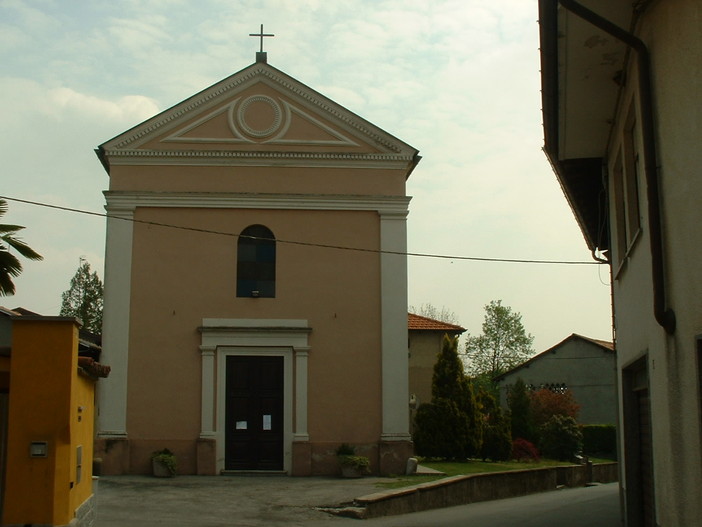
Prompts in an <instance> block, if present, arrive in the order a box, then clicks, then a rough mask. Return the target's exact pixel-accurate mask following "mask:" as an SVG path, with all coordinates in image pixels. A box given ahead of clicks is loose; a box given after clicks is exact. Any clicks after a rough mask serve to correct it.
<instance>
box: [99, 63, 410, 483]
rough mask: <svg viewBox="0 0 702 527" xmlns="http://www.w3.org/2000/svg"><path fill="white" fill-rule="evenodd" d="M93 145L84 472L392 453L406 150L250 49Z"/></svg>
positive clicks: (389, 458) (403, 447) (328, 462)
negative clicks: (98, 381)
mask: <svg viewBox="0 0 702 527" xmlns="http://www.w3.org/2000/svg"><path fill="white" fill-rule="evenodd" d="M97 153H98V156H99V158H100V160H101V161H102V163H103V166H104V167H105V170H106V171H107V173H108V174H109V190H108V191H106V192H105V199H106V209H107V212H108V216H109V217H108V220H107V238H106V264H105V306H104V326H103V360H104V361H106V362H108V363H109V364H110V365H111V367H112V373H111V375H110V377H109V379H107V381H108V382H105V383H104V385H103V386H101V387H100V393H99V418H98V437H97V452H96V456H98V457H101V458H102V459H103V473H106V474H120V473H146V472H148V471H149V470H150V468H149V467H150V456H151V453H152V452H154V451H156V450H161V449H163V448H168V449H170V450H172V451H173V452H175V453H176V456H177V458H178V463H179V472H181V473H185V474H219V473H223V472H228V471H234V472H236V471H273V472H281V473H287V474H290V475H316V474H332V473H335V472H337V471H338V470H339V469H338V466H337V462H336V456H335V451H336V448H337V447H338V446H339V445H340V444H341V443H348V444H350V445H352V446H354V447H355V448H356V452H357V454H359V455H366V456H368V457H369V458H370V460H371V465H372V470H373V472H375V473H380V474H388V473H393V472H395V473H397V472H399V471H403V470H404V465H405V462H406V459H407V457H409V455H411V441H410V435H409V430H408V416H409V408H408V398H409V395H408V378H407V372H408V364H407V361H408V359H407V262H406V255H405V253H406V244H407V234H406V217H407V214H408V206H409V201H410V198H409V197H408V196H407V195H406V191H405V182H406V180H407V178H408V177H409V175H410V173H411V172H412V170H413V169H414V167H415V166H416V164H417V162H418V161H419V156H418V152H417V150H416V149H414V148H412V147H411V146H409V145H407V144H406V143H404V142H402V141H400V140H399V139H397V138H395V137H393V136H392V135H390V134H388V133H387V132H384V131H383V130H381V129H380V128H378V127H376V126H375V125H373V124H371V123H369V122H367V121H365V120H364V119H362V118H361V117H359V116H357V115H355V114H353V113H352V112H350V111H348V110H346V109H345V108H343V107H342V106H340V105H338V104H336V103H334V102H333V101H331V100H329V99H328V98H326V97H324V96H323V95H321V94H319V93H317V92H316V91H314V90H313V89H311V88H309V87H308V86H305V85H304V84H302V83H300V82H299V81H297V80H295V79H294V78H292V77H290V76H288V75H286V74H285V73H283V72H281V71H280V70H278V69H276V68H274V67H272V66H270V65H269V64H268V63H267V61H266V57H265V54H263V53H260V54H258V55H257V61H256V62H255V63H254V64H252V65H251V66H249V67H247V68H245V69H243V70H241V71H239V72H238V73H235V74H234V75H232V76H230V77H228V78H226V79H224V80H222V81H221V82H219V83H217V84H215V85H213V86H211V87H210V88H207V89H205V90H204V91H202V92H200V93H198V94H196V95H194V96H192V97H190V98H188V99H186V100H185V101H183V102H181V103H179V104H177V105H176V106H174V107H172V108H170V109H168V110H166V111H164V112H162V113H160V114H158V115H156V116H155V117H153V118H151V119H149V120H147V121H145V122H143V123H141V124H139V125H138V126H136V127H134V128H132V129H131V130H128V131H126V132H124V133H123V134H121V135H119V136H117V137H115V138H113V139H111V140H109V141H107V142H105V143H104V144H102V145H101V146H100V147H98V149H97Z"/></svg>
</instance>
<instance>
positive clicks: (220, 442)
mask: <svg viewBox="0 0 702 527" xmlns="http://www.w3.org/2000/svg"><path fill="white" fill-rule="evenodd" d="M292 351H293V350H292V349H290V348H288V349H285V348H254V347H242V348H236V347H230V346H222V347H219V348H217V363H218V364H219V365H220V367H219V368H217V370H218V375H217V387H218V391H219V393H218V396H217V401H218V402H219V404H218V405H217V431H218V433H217V460H218V463H217V464H218V465H219V464H220V463H219V460H220V459H221V460H222V461H221V465H222V466H221V468H220V467H219V466H218V471H219V472H221V471H222V470H224V466H225V461H226V459H225V447H224V446H225V441H226V438H227V431H226V429H225V420H226V414H227V409H226V404H227V392H226V389H227V357H283V470H284V471H286V472H289V471H290V465H291V455H292V441H293V427H292V415H293V390H292V384H293V375H292Z"/></svg>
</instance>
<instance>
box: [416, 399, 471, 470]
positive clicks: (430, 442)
mask: <svg viewBox="0 0 702 527" xmlns="http://www.w3.org/2000/svg"><path fill="white" fill-rule="evenodd" d="M414 423H415V427H414V430H415V431H414V434H413V437H412V439H413V440H414V447H415V451H416V452H417V454H418V455H420V456H423V457H433V458H443V459H451V460H463V459H466V458H467V457H468V452H467V445H468V420H467V419H466V415H465V413H463V412H462V411H461V410H460V409H459V408H458V405H456V403H454V402H453V401H451V400H448V399H436V400H434V401H432V402H431V403H428V404H422V405H420V407H419V408H417V415H416V416H415V418H414Z"/></svg>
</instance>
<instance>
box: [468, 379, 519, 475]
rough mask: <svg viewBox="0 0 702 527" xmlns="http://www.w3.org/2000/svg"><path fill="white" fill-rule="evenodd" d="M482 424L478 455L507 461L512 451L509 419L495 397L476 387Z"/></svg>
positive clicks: (483, 457) (485, 458)
mask: <svg viewBox="0 0 702 527" xmlns="http://www.w3.org/2000/svg"><path fill="white" fill-rule="evenodd" d="M476 400H477V402H478V406H479V407H480V413H481V417H482V420H483V424H482V431H483V437H482V445H481V447H480V452H479V453H480V457H481V458H482V459H483V461H485V460H487V459H490V460H492V461H507V460H509V459H510V454H511V452H512V434H511V433H510V422H509V419H508V418H507V417H506V416H505V414H504V413H503V412H502V408H500V405H499V404H497V399H496V398H495V397H494V396H493V395H492V394H491V393H490V392H488V391H487V390H485V389H483V388H478V394H477V396H476Z"/></svg>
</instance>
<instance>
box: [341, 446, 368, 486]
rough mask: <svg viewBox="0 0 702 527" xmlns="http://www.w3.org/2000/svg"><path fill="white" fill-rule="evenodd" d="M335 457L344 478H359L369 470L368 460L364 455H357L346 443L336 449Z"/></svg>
mask: <svg viewBox="0 0 702 527" xmlns="http://www.w3.org/2000/svg"><path fill="white" fill-rule="evenodd" d="M336 457H337V459H338V460H339V464H340V465H341V475H342V476H343V477H345V478H360V477H362V476H363V475H364V474H368V473H369V472H370V460H369V459H368V458H367V457H366V456H357V455H356V450H355V449H354V448H353V447H352V446H350V445H348V444H347V443H344V444H342V445H341V446H340V447H339V448H337V449H336Z"/></svg>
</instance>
